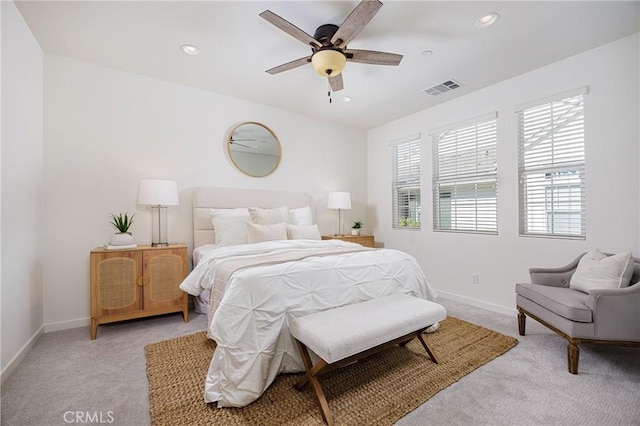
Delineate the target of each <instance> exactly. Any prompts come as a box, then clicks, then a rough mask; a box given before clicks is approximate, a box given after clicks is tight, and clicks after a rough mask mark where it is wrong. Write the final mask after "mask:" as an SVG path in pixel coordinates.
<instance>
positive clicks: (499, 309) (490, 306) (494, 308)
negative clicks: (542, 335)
mask: <svg viewBox="0 0 640 426" xmlns="http://www.w3.org/2000/svg"><path fill="white" fill-rule="evenodd" d="M438 296H442V297H443V298H445V299H450V300H453V301H454V302H460V303H466V304H467V305H471V306H475V307H476V308H482V309H486V310H487V311H491V312H496V313H498V314H503V315H508V316H510V317H514V318H515V317H516V316H517V314H518V311H517V310H516V309H515V308H507V307H506V306H501V305H496V304H494V303H489V302H485V301H482V300H478V299H472V298H470V297H467V296H460V295H459V294H455V293H449V292H446V291H442V290H438Z"/></svg>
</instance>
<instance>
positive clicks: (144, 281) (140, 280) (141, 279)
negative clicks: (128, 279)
mask: <svg viewBox="0 0 640 426" xmlns="http://www.w3.org/2000/svg"><path fill="white" fill-rule="evenodd" d="M136 284H138V286H140V287H144V286H145V285H147V284H149V277H148V276H146V275H143V276H141V277H138V278H137V279H136Z"/></svg>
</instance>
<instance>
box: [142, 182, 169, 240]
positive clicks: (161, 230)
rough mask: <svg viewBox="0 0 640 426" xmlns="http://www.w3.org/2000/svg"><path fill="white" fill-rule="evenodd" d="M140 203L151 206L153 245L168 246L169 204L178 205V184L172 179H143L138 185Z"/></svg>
mask: <svg viewBox="0 0 640 426" xmlns="http://www.w3.org/2000/svg"><path fill="white" fill-rule="evenodd" d="M138 204H142V205H147V206H151V212H152V227H151V247H164V246H168V245H169V239H168V235H167V234H168V231H167V229H168V228H167V206H177V205H178V185H177V184H176V183H175V182H174V181H172V180H161V179H143V180H141V181H140V184H139V185H138Z"/></svg>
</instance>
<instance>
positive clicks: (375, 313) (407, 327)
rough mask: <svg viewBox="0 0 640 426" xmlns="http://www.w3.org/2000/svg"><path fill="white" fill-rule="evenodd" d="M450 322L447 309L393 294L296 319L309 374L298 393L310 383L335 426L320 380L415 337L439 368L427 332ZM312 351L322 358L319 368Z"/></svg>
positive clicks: (294, 325) (299, 384) (298, 340)
mask: <svg viewBox="0 0 640 426" xmlns="http://www.w3.org/2000/svg"><path fill="white" fill-rule="evenodd" d="M446 317H447V311H446V310H445V308H444V307H443V306H442V305H439V304H437V303H434V302H430V301H428V300H424V299H419V298H417V297H412V296H408V295H406V294H394V295H390V296H386V297H382V298H379V299H372V300H369V301H366V302H362V303H357V304H354V305H346V306H341V307H339V308H335V309H329V310H327V311H322V312H318V313H315V314H311V315H307V316H304V317H300V318H296V319H294V320H293V321H292V322H291V324H290V325H289V329H290V332H291V335H292V336H293V337H294V339H295V340H296V343H297V345H298V349H299V350H300V355H301V356H302V361H303V363H304V366H305V368H306V370H307V372H306V374H305V375H304V376H303V377H302V378H301V379H300V380H299V381H298V382H297V383H296V384H295V388H296V389H298V390H300V389H302V388H303V386H304V385H306V383H307V382H310V383H311V386H312V388H313V391H314V393H315V395H316V397H317V399H318V403H319V404H320V409H321V410H322V417H323V418H324V420H325V421H326V422H327V424H329V425H333V418H332V416H331V411H330V410H329V405H328V403H327V399H326V398H325V396H324V392H323V391H322V387H321V386H320V382H319V381H318V379H317V377H316V376H318V375H319V374H321V373H325V372H327V371H330V370H333V369H336V368H338V367H341V366H344V365H346V364H349V363H352V362H354V361H355V360H358V359H361V358H364V357H366V356H369V355H372V354H374V353H376V352H378V351H380V350H382V349H384V348H386V347H389V346H392V345H396V344H399V345H405V344H407V343H408V342H409V341H410V340H411V339H413V338H414V337H417V338H418V339H419V340H420V343H422V346H423V347H424V349H425V350H426V351H427V354H428V355H429V357H430V358H431V360H432V361H433V362H435V363H436V364H437V363H438V359H437V357H436V355H435V353H434V352H433V350H431V348H429V346H428V345H427V342H426V341H425V340H424V337H423V336H422V332H423V331H425V330H426V329H427V328H428V327H429V326H431V325H433V324H436V323H437V322H439V321H442V320H444V319H445V318H446ZM307 348H308V349H311V350H312V351H313V352H314V353H315V354H316V355H317V356H318V357H320V360H319V361H318V362H317V363H316V364H315V365H314V364H313V363H312V362H311V357H310V355H309V351H308V350H307Z"/></svg>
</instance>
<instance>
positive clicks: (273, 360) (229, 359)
mask: <svg viewBox="0 0 640 426" xmlns="http://www.w3.org/2000/svg"><path fill="white" fill-rule="evenodd" d="M353 246H354V244H352V243H347V242H344V241H339V240H327V241H312V240H286V241H271V242H265V243H258V244H246V245H240V246H232V247H223V248H217V249H214V250H211V251H209V252H208V253H206V254H205V255H204V257H203V258H202V259H201V260H200V262H199V263H198V265H197V266H196V268H195V269H194V270H193V271H192V272H191V274H189V276H188V277H187V278H186V279H185V280H184V282H183V283H182V284H181V285H180V288H181V289H182V290H184V291H186V292H188V293H189V294H192V295H194V296H197V295H199V294H200V293H201V292H202V291H203V290H205V289H209V290H210V289H211V286H212V284H213V281H214V277H215V274H216V267H217V266H218V265H220V264H221V263H223V260H224V259H232V258H234V257H236V256H255V258H256V259H259V258H260V257H261V256H263V255H265V254H267V253H272V252H278V251H288V250H294V249H295V250H309V249H318V248H323V247H326V248H336V247H353ZM393 293H405V294H410V295H412V296H416V297H421V298H425V299H428V300H435V298H436V293H435V290H433V289H432V288H431V286H430V285H429V283H428V282H427V280H426V278H425V276H424V274H423V272H422V270H421V268H420V266H419V265H418V263H417V261H416V260H415V259H414V258H413V257H412V256H410V255H408V254H406V253H404V252H401V251H398V250H391V249H378V250H368V251H359V252H352V253H346V254H340V255H328V256H313V257H309V258H306V259H303V260H299V261H295V262H286V263H282V264H275V265H264V266H255V267H250V268H244V269H241V270H239V271H237V272H235V273H234V274H232V275H231V278H230V279H229V282H228V284H227V286H226V289H225V290H224V292H223V293H221V292H216V291H214V292H212V295H211V298H212V304H215V305H216V306H218V307H217V309H216V311H215V314H214V315H213V318H212V321H211V324H210V328H209V336H210V337H211V338H213V339H214V340H215V341H216V344H217V347H216V350H215V353H214V356H213V359H212V361H211V364H210V366H209V372H208V374H207V377H206V381H205V392H204V399H205V401H206V402H215V401H217V402H218V406H219V407H243V406H245V405H247V404H249V403H251V402H253V401H255V400H256V399H258V398H259V397H260V395H262V393H263V392H264V391H265V390H266V389H267V388H268V387H269V385H270V384H271V382H272V381H273V380H274V379H275V377H276V376H277V375H278V374H279V373H290V372H299V371H304V366H303V364H302V360H301V359H300V356H299V354H298V350H297V348H296V346H295V343H294V341H293V339H292V338H291V336H290V335H289V321H290V320H291V319H293V318H296V317H299V316H303V315H308V314H311V313H314V312H318V311H323V310H326V309H329V308H333V307H337V306H342V305H348V304H352V303H358V302H362V301H365V300H369V299H374V298H378V297H382V296H386V295H389V294H393ZM216 298H217V299H219V300H213V299H216Z"/></svg>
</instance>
